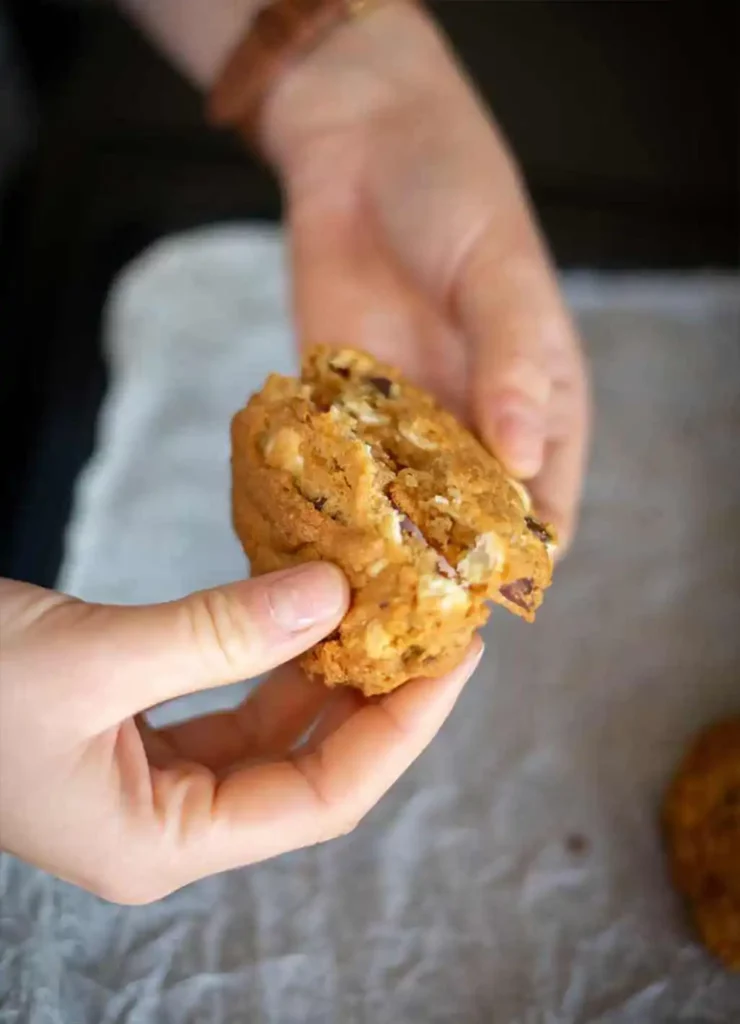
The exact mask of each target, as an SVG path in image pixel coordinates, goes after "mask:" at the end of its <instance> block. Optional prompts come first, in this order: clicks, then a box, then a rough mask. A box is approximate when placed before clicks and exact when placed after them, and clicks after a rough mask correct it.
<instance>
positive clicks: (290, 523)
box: [232, 347, 556, 695]
mask: <svg viewBox="0 0 740 1024" xmlns="http://www.w3.org/2000/svg"><path fill="white" fill-rule="evenodd" d="M232 471H233V516H234V525H235V528H236V532H237V533H238V535H239V538H240V539H241V542H242V545H243V547H244V550H245V552H246V554H247V556H248V557H249V559H250V561H251V564H252V572H253V573H254V574H261V573H265V572H271V571H273V570H276V569H282V568H284V567H286V566H289V565H294V564H296V563H298V562H305V561H309V560H313V559H324V560H327V561H331V562H335V563H336V564H337V565H338V566H340V567H341V568H342V569H343V570H344V572H345V573H346V575H347V577H348V579H349V582H350V586H351V589H352V604H351V608H350V610H349V612H348V614H347V615H346V617H345V618H344V620H343V622H342V624H341V625H340V627H339V629H338V630H337V631H336V633H335V634H334V635H333V636H330V637H329V638H328V639H326V640H324V641H323V642H322V643H320V644H318V645H317V646H316V647H315V648H313V649H312V650H311V651H310V652H309V653H308V654H307V655H305V656H304V660H303V663H304V666H305V668H306V670H307V671H308V672H309V673H311V674H315V675H319V676H321V677H323V679H324V680H325V681H326V683H327V684H328V685H329V686H336V685H350V686H355V687H358V688H359V689H361V690H363V691H364V692H365V693H366V694H368V695H371V694H376V693H383V692H387V691H389V690H392V689H394V688H395V687H396V686H399V685H400V684H401V683H403V682H405V681H406V680H408V679H411V678H414V677H416V676H420V675H425V676H436V675H441V674H442V673H444V672H446V671H448V670H449V669H451V668H452V667H453V666H454V665H455V664H456V662H457V661H459V659H460V657H461V655H462V654H463V653H464V651H465V649H466V648H467V646H468V644H469V643H470V641H471V639H472V637H473V634H474V633H475V631H476V630H477V629H478V628H479V627H480V626H482V625H483V623H484V622H485V621H486V619H487V618H488V615H489V608H488V604H487V602H488V601H494V602H497V603H498V604H501V605H503V606H504V607H506V608H508V609H509V610H510V611H512V612H514V613H515V614H516V615H519V616H521V617H522V618H524V619H527V620H528V621H531V620H532V619H533V618H534V615H535V611H536V609H537V608H538V606H539V605H540V603H541V601H542V594H543V591H544V590H545V588H546V587H547V586H548V585H549V584H550V582H551V578H552V565H553V554H554V551H555V543H556V542H555V535H554V532H553V530H552V528H551V527H549V526H547V525H546V524H544V523H541V522H539V520H537V519H536V518H535V515H534V512H533V510H532V504H531V501H530V498H529V495H528V493H527V491H526V490H525V488H524V487H523V486H522V485H521V484H520V483H518V482H517V481H515V480H512V479H511V478H510V477H509V476H508V475H507V474H506V473H505V472H504V469H503V467H502V466H501V464H500V463H499V462H498V461H497V459H495V458H494V457H493V456H492V455H491V454H490V453H489V452H488V451H487V450H486V449H485V448H484V447H483V445H481V444H480V442H479V441H478V440H477V439H476V438H475V437H474V436H473V435H472V434H471V433H470V432H469V431H468V430H466V429H465V428H464V427H463V426H462V425H461V424H460V423H459V422H458V421H457V420H456V419H455V418H454V416H452V415H450V413H448V412H446V411H444V410H443V409H441V408H440V407H439V406H438V405H437V403H436V402H435V400H434V399H433V398H432V397H431V396H430V395H428V394H426V393H425V392H424V391H421V390H420V389H419V388H416V387H414V386H413V385H411V384H409V383H407V382H406V381H405V380H402V379H401V376H400V374H399V373H398V371H397V370H395V369H393V368H392V367H389V366H384V365H382V364H379V363H377V362H375V360H374V359H372V358H371V357H370V356H368V355H366V354H364V353H361V352H356V351H353V350H349V349H346V350H345V349H343V350H340V351H337V350H335V349H328V348H324V347H318V348H314V349H312V350H311V351H310V352H309V353H308V354H307V355H306V357H305V360H304V362H303V367H302V373H301V377H300V379H294V378H289V377H281V376H277V375H273V376H271V377H269V379H268V380H267V382H266V383H265V385H264V387H263V389H262V390H261V391H260V392H259V393H258V394H256V395H254V397H253V398H252V399H251V400H250V401H249V403H248V405H247V407H246V408H245V409H243V410H242V411H241V412H239V413H237V415H236V416H235V417H234V420H233V423H232Z"/></svg>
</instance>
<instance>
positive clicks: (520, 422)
mask: <svg viewBox="0 0 740 1024" xmlns="http://www.w3.org/2000/svg"><path fill="white" fill-rule="evenodd" d="M494 431H495V437H496V442H497V448H498V450H499V451H500V453H501V457H502V458H503V459H504V461H505V462H506V463H507V465H508V467H509V468H510V469H511V470H513V471H514V472H516V473H517V474H519V475H520V476H523V477H531V476H535V475H536V474H537V473H538V472H539V471H540V469H541V467H542V456H543V449H544V433H543V421H542V415H541V414H540V413H539V412H537V411H536V410H534V409H528V408H525V407H521V408H520V409H508V410H506V411H504V412H501V413H500V414H499V415H498V417H497V418H496V421H495V426H494Z"/></svg>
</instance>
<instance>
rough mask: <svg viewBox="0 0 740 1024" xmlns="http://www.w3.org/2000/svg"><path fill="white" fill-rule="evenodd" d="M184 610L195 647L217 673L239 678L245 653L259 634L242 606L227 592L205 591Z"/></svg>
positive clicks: (185, 606) (241, 603)
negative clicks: (212, 663) (212, 664)
mask: <svg viewBox="0 0 740 1024" xmlns="http://www.w3.org/2000/svg"><path fill="white" fill-rule="evenodd" d="M183 607H184V608H185V609H186V614H187V616H188V620H189V627H190V629H191V631H192V634H193V637H194V639H195V643H196V645H197V647H198V648H199V649H200V650H201V651H202V652H203V655H204V657H205V659H206V660H207V661H210V662H212V661H214V660H215V661H216V662H217V663H218V664H217V670H218V671H219V672H222V673H225V674H226V675H228V676H230V677H231V676H233V677H239V676H240V675H241V674H243V672H244V668H245V666H244V659H245V656H246V654H247V652H248V651H249V650H250V649H251V648H252V647H253V646H254V645H255V644H256V643H257V640H258V636H259V633H258V630H257V629H256V628H255V625H254V622H253V621H252V618H251V616H250V615H249V614H248V612H247V611H246V609H245V607H244V604H243V602H240V601H238V600H237V599H236V598H235V597H234V596H233V595H232V594H231V593H230V592H229V591H228V590H207V591H204V592H203V593H201V594H198V595H197V598H195V599H193V600H192V601H187V602H186V603H185V604H184V605H183Z"/></svg>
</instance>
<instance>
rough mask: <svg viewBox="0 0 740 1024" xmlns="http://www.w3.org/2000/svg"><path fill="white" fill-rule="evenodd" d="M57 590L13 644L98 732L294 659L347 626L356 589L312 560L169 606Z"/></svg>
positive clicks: (325, 565)
mask: <svg viewBox="0 0 740 1024" xmlns="http://www.w3.org/2000/svg"><path fill="white" fill-rule="evenodd" d="M39 593H40V594H41V595H44V594H49V592H47V591H40V592H39ZM1 596H2V595H1V593H0V598H1ZM49 596H53V597H55V598H57V599H58V601H59V607H58V608H57V612H56V614H55V615H53V616H51V615H48V614H47V615H45V616H42V617H41V618H38V619H37V620H36V622H35V623H34V622H31V623H30V624H29V625H28V626H27V627H26V629H25V630H24V631H23V632H25V634H26V635H25V636H23V635H22V633H21V634H20V635H17V636H15V637H14V640H13V647H14V648H15V650H16V651H18V652H21V651H22V660H23V662H24V664H25V671H26V673H27V674H30V675H33V676H35V677H37V678H39V682H40V683H41V684H42V685H43V683H44V682H48V683H49V684H51V686H52V687H53V694H54V696H55V698H57V699H62V700H64V699H65V691H66V692H67V693H68V694H69V695H70V697H71V696H72V695H73V694H74V695H75V698H76V699H77V698H78V699H79V701H80V704H81V706H82V707H83V708H84V728H85V730H86V731H92V733H93V734H95V733H98V732H102V731H103V730H105V729H108V728H111V727H112V726H115V725H117V724H119V723H120V722H122V721H123V720H124V719H126V718H128V717H130V716H132V715H135V714H138V713H139V712H141V711H145V710H146V709H147V708H150V707H153V706H154V705H156V704H161V703H163V702H164V701H168V700H172V699H173V698H175V697H179V696H182V695H184V694H187V693H193V692H195V691H197V690H203V689H209V688H211V687H215V686H220V685H223V684H226V683H233V682H237V681H239V680H242V679H247V678H250V677H252V676H256V675H261V674H262V673H263V672H267V671H269V670H270V669H272V668H274V667H275V666H276V665H280V664H282V663H283V662H285V661H289V660H291V659H292V658H295V657H296V656H297V655H299V654H301V653H302V652H303V651H305V650H307V649H308V648H309V647H311V646H312V645H313V644H315V643H316V642H317V641H319V640H320V639H321V638H322V637H323V636H325V635H326V634H328V633H330V632H331V631H332V630H333V629H334V628H335V627H336V626H337V625H338V624H339V622H340V621H341V619H342V617H343V615H344V614H345V612H346V610H347V607H348V604H349V587H348V585H347V581H346V579H345V578H344V576H343V574H342V573H341V572H340V570H339V569H338V568H337V567H336V566H334V565H330V564H328V563H320V562H312V563H307V564H303V565H299V566H295V567H293V568H291V569H285V570H282V571H281V572H276V573H271V574H269V575H266V576H261V577H259V578H257V579H251V580H245V581H243V582H239V583H232V584H229V585H228V586H223V587H217V588H215V589H213V590H204V591H200V592H198V593H194V594H190V595H188V596H187V597H184V598H182V599H181V600H178V601H172V602H169V603H166V604H158V605H150V606H140V607H126V606H114V605H90V604H85V603H84V602H80V601H72V600H70V599H65V598H62V597H61V596H60V595H49ZM34 652H35V653H34ZM35 660H36V661H37V662H38V663H37V664H36V666H35V668H34V666H33V664H32V663H33V662H34V661H35ZM52 666H53V669H52ZM68 706H69V707H72V706H75V707H79V706H80V705H79V704H77V701H76V700H75V701H74V702H72V701H68Z"/></svg>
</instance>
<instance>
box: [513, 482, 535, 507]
mask: <svg viewBox="0 0 740 1024" xmlns="http://www.w3.org/2000/svg"><path fill="white" fill-rule="evenodd" d="M509 483H510V484H511V486H512V487H513V488H514V490H515V491H516V493H517V495H518V496H519V500H520V502H521V504H522V508H523V509H524V511H525V512H531V511H532V496H531V495H530V493H529V491H528V490H527V488H526V487H525V486H524V484H523V483H520V482H519V480H515V479H514V478H513V477H509Z"/></svg>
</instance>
